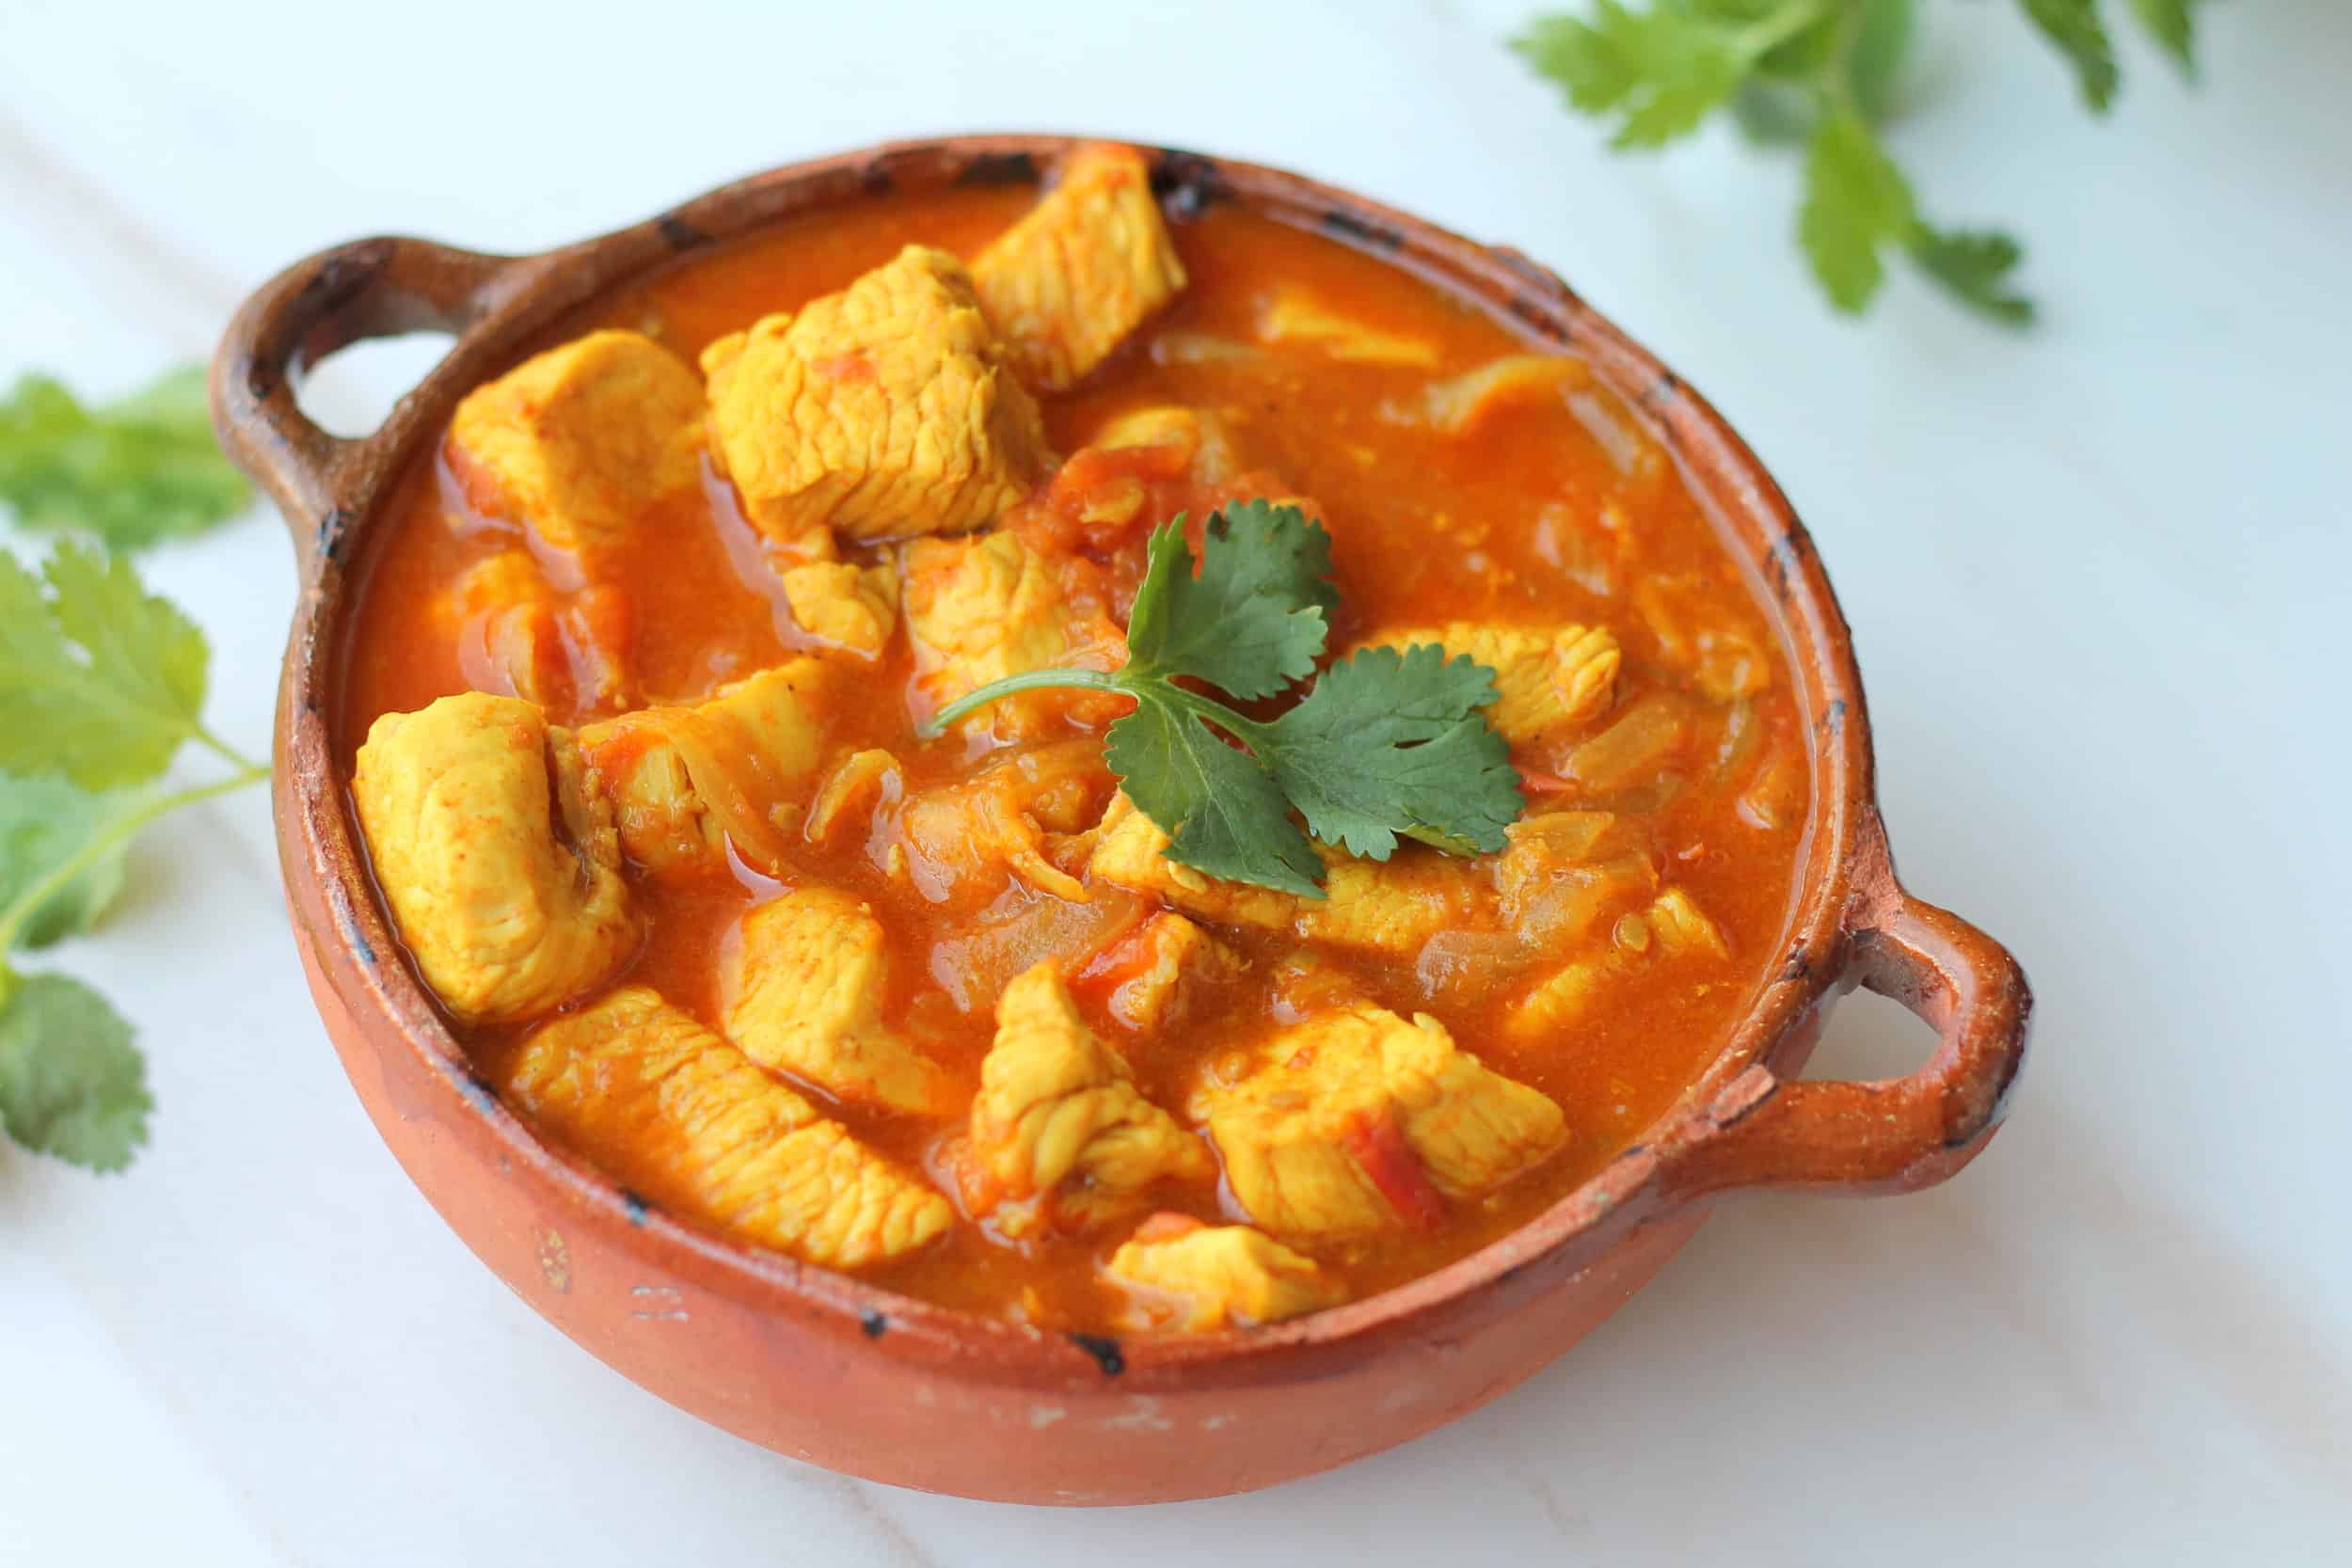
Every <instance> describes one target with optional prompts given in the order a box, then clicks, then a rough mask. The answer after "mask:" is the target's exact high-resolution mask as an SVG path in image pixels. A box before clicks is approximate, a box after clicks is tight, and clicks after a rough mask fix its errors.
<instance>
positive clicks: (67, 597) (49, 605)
mask: <svg viewBox="0 0 2352 1568" xmlns="http://www.w3.org/2000/svg"><path fill="white" fill-rule="evenodd" d="M200 385H201V381H200V376H199V374H198V373H197V372H180V373H178V374H175V375H172V376H167V377H166V378H165V379H164V380H162V381H160V382H158V383H157V384H156V387H155V388H153V389H151V391H150V392H148V393H145V394H142V395H141V396H140V397H138V398H134V399H131V400H129V401H128V402H127V403H124V404H116V405H114V406H113V407H111V408H110V409H107V410H104V411H102V412H101V413H100V414H98V415H95V416H93V415H90V414H88V413H87V412H86V411H84V410H82V409H81V408H80V405H79V404H74V403H73V402H72V399H71V397H69V396H67V394H65V393H64V391H63V389H62V388H59V387H58V386H57V385H56V383H55V382H53V381H49V380H48V379H47V378H45V377H32V376H28V377H26V378H24V380H23V381H22V382H20V383H19V384H18V388H17V391H16V393H15V394H14V395H13V396H12V397H11V398H10V399H8V401H7V402H5V403H0V502H6V503H8V505H9V506H10V507H12V508H14V509H15V510H16V513H17V515H18V517H19V520H20V521H22V522H24V523H25V524H27V525H29V526H33V527H38V528H42V529H46V530H52V531H56V530H63V531H69V532H75V533H86V534H91V535H95V536H96V537H97V538H99V539H100V540H103V541H106V542H108V543H112V544H115V545H119V546H134V545H138V544H145V543H150V542H151V541H153V540H155V539H157V538H160V537H163V536H165V535H168V534H183V533H187V532H190V531H196V530H198V529H201V528H206V527H210V526H211V525H212V524H213V523H214V522H216V521H218V520H220V518H221V517H222V516H223V515H227V514H228V513H230V512H234V511H236V510H239V509H241V508H242V507H243V505H244V503H245V499H246V494H247V492H246V488H245V482H244V481H243V480H242V479H241V478H240V477H239V476H238V475H237V474H236V472H235V470H233V469H231V468H230V467H229V465H228V464H227V463H226V462H224V461H223V460H222V459H221V457H220V455H219V454H218V452H217V451H214V450H213V448H212V445H211V437H210V435H209V430H208V429H207V430H206V433H205V434H203V436H202V437H201V442H200V445H199V436H198V430H199V422H200V419H201V414H200V409H201V402H200V396H201V394H200V390H198V388H200ZM60 400H62V401H60ZM192 400H194V401H192ZM209 664H210V655H209V650H208V649H207V647H206V645H205V641H204V635H203V633H202V632H201V631H199V629H198V628H197V626H196V625H195V624H194V623H193V622H191V621H190V620H189V619H188V618H187V616H186V615H184V614H183V613H182V612H181V611H180V610H178V609H177V608H176V607H175V606H173V605H171V604H170V603H169V602H167V601H166V600H164V599H162V598H160V597H158V596H156V595H155V594H151V593H150V592H148V590H147V588H146V586H145V585H144V584H143V583H142V582H141V581H140V580H139V578H138V575H137V573H136V572H135V571H134V570H133V569H132V567H131V565H130V563H129V562H127V561H125V560H123V559H121V558H120V557H119V556H110V555H107V554H105V553H103V551H101V550H100V549H98V548H95V547H93V546H90V545H87V544H85V543H82V542H80V541H77V540H72V539H69V540H66V541H63V542H61V543H59V544H58V545H57V546H56V547H55V548H54V549H53V550H52V551H51V552H50V555H49V557H48V559H47V560H46V561H45V562H42V563H41V565H40V569H39V570H38V571H36V570H34V569H32V568H29V567H27V566H26V565H24V563H22V562H20V561H19V560H18V559H17V558H16V557H15V556H14V555H12V554H10V553H8V551H6V550H0V1127H4V1128H6V1130H7V1131H8V1135H9V1136H10V1137H12V1138H14V1139H15V1140H16V1141H17V1142H18V1143H20V1144H22V1145H24V1147H25V1148H30V1149H33V1150H36V1151H38V1152H40V1153H44V1154H52V1155H55V1156H56V1157H57V1158H59V1159H62V1160H66V1161H68V1162H70V1163H72V1164H77V1165H83V1166H86V1167H87V1168H89V1169H91V1170H99V1171H113V1170H120V1169H121V1168H123V1167H124V1166H125V1165H127V1164H130V1162H131V1158H132V1155H133V1154H134V1153H135V1151H136V1150H137V1148H138V1147H139V1145H140V1144H141V1143H143V1142H144V1141H145V1140H146V1137H147V1122H148V1117H149V1115H150V1113H151V1111H152V1110H153V1108H154V1102H153V1099H152V1097H151V1095H150V1094H149V1092H148V1088H147V1067H146V1062H145V1060H144V1059H143V1058H142V1057H141V1056H140V1054H139V1051H138V1047H137V1045H136V1044H135V1041H134V1037H133V1031H132V1028H131V1025H130V1024H129V1023H128V1022H126V1021H125V1020H124V1019H123V1017H122V1016H121V1015H120V1014H119V1012H117V1011H116V1010H115V1008H114V1006H112V1005H111V1004H110V1003H108V1002H107V1000H106V999H105V998H104V997H103V996H102V995H101V994H100V993H99V992H98V991H96V990H92V989H91V988H90V987H89V986H87V985H85V984H84V983H82V982H81V981H79V980H76V979H73V978H72V977H71V976H68V975H64V974H25V973H23V972H21V971H20V970H19V969H18V968H17V959H18V957H19V955H21V954H24V953H26V952H31V951H34V950H37V949H40V948H45V947H49V946H51V945H53V944H55V943H57V942H63V941H65V940H67V939H68V938H72V937H75V936H80V935H82V934H84V933H86V932H88V931H90V930H91V929H93V928H94V927H96V926H97V925H98V923H99V922H100V920H101V919H102V918H103V916H104V915H105V913H106V911H107V909H108V907H109V906H110V905H111V904H112V902H113V900H114V897H115V895H116V893H117V892H118V891H119V889H120V887H121V885H122V879H123V860H124V855H125V852H126V850H127V849H128V848H129V847H130V845H131V843H132V841H133V840H134V839H135V838H136V837H137V835H138V834H139V832H141V831H142V830H144V829H145V828H146V827H147V826H148V825H149V824H151V823H152V822H153V821H154V820H155V819H156V818H157V817H160V816H164V815H165V814H167V813H168V812H171V811H175V810H177V809H179V808H180V807H182V806H187V805H193V804H195V803H196V802H198V801H199V800H210V799H212V798H213V797H215V796H216V795H222V794H226V793H228V792H229V791H230V790H234V789H243V788H246V787H247V786H249V785H251V784H259V783H260V782H262V780H264V779H266V778H268V777H269V769H268V768H267V767H266V766H264V765H263V764H262V763H259V762H255V761H252V760H250V759H248V758H247V757H246V756H245V755H244V754H243V753H242V752H239V751H238V750H237V749H236V748H235V747H233V746H230V744H229V743H228V742H227V741H225V740H223V739H222V738H221V737H220V736H218V735H216V734H215V733H214V732H213V731H212V730H211V729H210V728H208V727H207V726H206V724H205V722H204V717H203V713H204V699H205V693H206V688H207V685H208V679H207V677H208V674H209ZM191 746H193V747H195V748H197V749H199V750H201V751H205V752H210V753H212V754H213V755H214V756H215V758H216V759H218V761H219V762H220V763H222V764H224V765H226V767H227V769H228V771H227V772H226V773H225V774H216V775H215V777H214V778H212V779H210V780H208V781H205V782H202V783H196V784H185V785H183V786H181V787H178V788H167V787H164V786H163V783H162V781H163V778H164V775H165V773H166V772H167V770H169V768H171V766H172V764H173V762H174V760H175V759H176V758H177V757H178V756H179V755H180V754H181V753H182V752H183V751H184V750H186V749H188V748H189V747H191Z"/></svg>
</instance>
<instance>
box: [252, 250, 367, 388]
mask: <svg viewBox="0 0 2352 1568" xmlns="http://www.w3.org/2000/svg"><path fill="white" fill-rule="evenodd" d="M391 259H392V242H391V241H389V240H362V241H360V242H359V243H358V244H357V245H344V246H343V247H342V249H340V250H337V251H334V252H332V253H330V254H329V255H328V256H327V258H326V261H322V262H320V263H319V268H318V270H317V271H316V272H314V273H312V274H311V275H310V277H308V278H306V279H305V280H304V281H303V285H302V287H301V289H299V290H298V291H296V293H295V294H294V300H293V303H291V304H290V305H289V306H288V307H287V308H286V309H285V311H284V313H283V317H282V319H283V320H284V322H285V323H286V325H287V326H288V327H289V328H290V329H291V330H292V331H293V332H294V333H295V334H297V337H296V339H295V341H294V342H293V343H292V344H290V345H287V348H286V350H285V351H284V352H279V353H272V352H270V351H268V350H267V349H264V350H262V352H261V353H260V354H259V355H257V356H255V358H254V359H253V361H252V362H251V363H250V364H248V365H247V366H246V372H245V385H246V390H247V391H249V392H251V393H252V394H253V397H254V399H255V401H257V402H259V401H262V400H266V399H268V398H270V397H273V396H275V395H276V394H277V392H278V388H281V387H283V386H284V385H285V384H286V372H287V370H288V368H289V367H290V366H293V365H296V364H307V363H309V361H310V357H311V356H310V344H311V343H314V342H316V341H318V338H319V336H320V333H321V332H322V330H323V329H324V328H325V327H326V324H327V323H328V322H330V321H332V320H333V319H334V318H335V317H337V316H339V315H341V314H342V312H343V311H344V310H345V309H348V308H349V307H350V306H351V305H352V303H353V302H354V301H356V300H358V298H359V296H360V295H362V294H364V293H367V292H368V290H369V289H371V288H373V286H374V284H375V280H376V278H377V277H379V276H380V275H381V274H382V273H383V271H384V268H385V267H386V265H387V264H389V262H390V261H391ZM328 341H329V343H330V345H331V346H333V347H340V346H341V345H342V342H343V341H348V339H347V338H344V339H333V338H330V339H329V340H328Z"/></svg>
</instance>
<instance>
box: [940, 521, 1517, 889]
mask: <svg viewBox="0 0 2352 1568" xmlns="http://www.w3.org/2000/svg"><path fill="white" fill-rule="evenodd" d="M1330 572H1331V537H1330V535H1329V534H1327V533H1326V532H1325V531H1324V530H1323V528H1322V526H1321V525H1320V524H1318V523H1315V522H1313V521H1311V520H1310V519H1309V518H1308V517H1307V516H1306V515H1304V514H1303V513H1301V512H1300V511H1299V510H1298V509H1297V508H1296V507H1292V506H1276V505H1271V504H1269V503H1267V502H1264V501H1255V500H1253V501H1243V502H1240V503H1238V504H1235V505H1232V506H1227V507H1225V508H1223V509H1221V510H1219V511H1217V512H1213V513H1211V514H1210V515H1209V518H1208V523H1207V526H1206V527H1205V528H1204V529H1203V530H1202V531H1201V545H1200V559H1199V561H1198V562H1195V560H1194V558H1193V552H1192V546H1191V545H1190V543H1189V542H1188V541H1187V540H1186V538H1185V536H1184V519H1183V518H1182V517H1179V518H1177V519H1175V520H1174V521H1173V522H1169V523H1167V524H1164V525H1162V526H1161V527H1160V528H1158V529H1156V530H1154V531H1153V532H1152V536H1151V539H1150V541H1149V542H1148V544H1147V546H1146V548H1145V567H1144V574H1143V580H1142V583H1141V584H1140V586H1138V587H1137V589H1136V599H1135V607H1134V610H1133V611H1132V612H1131V614H1130V615H1129V618H1128V624H1127V662H1126V663H1125V664H1123V665H1122V666H1120V668H1119V669H1117V670H1113V671H1109V672H1104V671H1099V670H1064V669H1048V670H1032V671H1027V672H1025V673H1022V674H1018V675H1010V676H1007V677H1006V678H1005V679H1003V680H999V681H992V682H990V683H989V684H988V685H986V686H983V687H981V688H979V689H977V690H976V691H973V692H971V693H969V694H968V695H966V696H964V697H961V698H959V699H958V700H956V701H955V702H952V703H949V704H947V705H946V706H944V707H942V708H941V709H940V710H939V711H938V712H937V713H936V714H934V715H932V717H931V719H930V721H929V722H928V723H927V724H926V725H925V726H924V733H925V734H926V735H930V736H936V735H938V734H940V733H941V732H942V731H944V730H945V729H946V726H947V725H949V724H951V723H953V722H955V721H957V720H959V719H961V718H962V717H964V716H965V715H966V714H969V713H972V712H975V711H977V710H978V709H980V708H983V707H986V706H987V705H990V704H991V703H993V702H996V701H997V700H999V699H1000V698H1004V697H1009V696H1010V695H1012V694H1013V693H1014V692H1017V691H1029V690H1035V689H1040V688H1045V687H1082V688H1089V689H1095V690H1101V691H1117V692H1121V693H1124V694H1125V695H1127V696H1129V697H1132V698H1134V699H1135V701H1136V710H1135V711H1134V712H1133V713H1130V714H1127V715H1125V716H1124V717H1122V718H1120V720H1118V721H1116V722H1114V723H1113V724H1112V725H1111V727H1110V730H1109V733H1108V735H1107V736H1105V737H1104V756H1105V758H1106V760H1107V761H1108V762H1109V764H1110V768H1111V771H1112V772H1113V773H1115V774H1117V775H1118V776H1119V780H1120V784H1121V785H1122V786H1123V787H1124V788H1125V790H1126V792H1127V796H1128V798H1129V799H1130V800H1133V801H1134V802H1135V803H1136V808H1137V809H1138V810H1140V811H1141V812H1142V813H1143V814H1144V815H1145V816H1148V817H1150V818H1151V819H1152V821H1153V822H1154V823H1156V824H1158V825H1159V827H1160V829H1161V831H1162V832H1166V833H1167V834H1168V838H1169V841H1170V842H1169V845H1168V858H1169V859H1170V860H1174V861H1178V862H1181V863H1184V864H1185V865H1189V866H1191V867H1193V868H1194V869H1196V870H1198V871H1201V872H1204V873H1206V874H1207V875H1209V876H1212V877H1220V878H1223V879H1227V880H1230V881H1237V882H1248V883H1251V884H1254V885H1256V886H1258V887H1266V888H1273V889H1276V890H1278V891H1279V892H1283V893H1292V894H1296V895H1300V896H1302V897H1308V898H1320V897H1322V896H1323V886H1322V883H1323V863H1322V862H1321V861H1320V860H1319V859H1317V858H1316V855H1315V853H1314V849H1313V847H1312V846H1311V844H1310V843H1309V838H1308V835H1309V834H1312V835H1313V836H1314V837H1315V838H1317V839H1320V840H1322V841H1323V842H1324V843H1326V844H1330V845H1336V846H1339V847H1343V848H1344V849H1346V850H1347V851H1348V852H1349V853H1350V854H1354V855H1360V856H1363V857H1365V858H1367V859H1370V860H1375V861H1385V860H1387V859H1388V858H1389V857H1390V856H1391V854H1393V853H1394V852H1395V849H1396V846H1397V841H1398V839H1399V838H1413V839H1419V840H1421V841H1422V842H1423V843H1427V844H1432V845H1435V846H1437V847H1439V848H1441V849H1446V850H1450V851H1452V852H1454V853H1456V854H1482V853H1484V854H1490V853H1493V852H1494V851H1496V850H1499V849H1501V848H1502V847H1503V844H1504V838H1503V829H1504V828H1505V827H1506V826H1508V825H1509V824H1510V823H1511V822H1513V821H1515V820H1517V818H1518V815H1519V811H1520V807H1521V806H1522V804H1523V801H1522V800H1521V797H1520V794H1519V783H1518V774H1517V773H1516V772H1515V771H1514V770H1513V769H1512V767H1511V759H1510V752H1509V748H1508V747H1507V746H1506V745H1505V744H1504V742H1503V739H1502V736H1499V735H1497V734H1496V733H1495V732H1494V729H1493V727H1492V726H1490V725H1489V724H1488V723H1487V722H1486V715H1485V712H1484V709H1485V708H1486V706H1487V705H1489V704H1491V703H1492V702H1493V701H1494V700H1495V676H1494V672H1493V671H1492V670H1489V669H1487V668H1486V666H1485V665H1482V664H1479V663H1477V662H1475V661H1474V660H1472V659H1471V658H1470V657H1469V656H1467V655H1464V656H1462V657H1455V658H1451V659H1449V658H1448V657H1447V656H1446V652H1445V650H1444V649H1442V648H1440V647H1438V646H1436V645H1434V644H1422V645H1420V646H1416V647H1412V648H1406V649H1404V650H1401V651H1400V650H1398V649H1395V648H1366V649H1362V650H1360V651H1359V652H1357V653H1355V654H1353V655H1351V656H1349V657H1346V658H1343V659H1341V660H1339V661H1338V662H1337V663H1335V664H1333V665H1332V666H1331V667H1330V668H1329V669H1327V670H1326V671H1324V672H1323V673H1322V674H1321V676H1320V677H1318V678H1316V679H1315V681H1314V684H1313V685H1312V686H1311V687H1309V688H1308V689H1307V691H1306V693H1305V695H1304V696H1302V697H1301V698H1300V699H1299V700H1298V702H1297V703H1296V704H1295V705H1293V706H1291V707H1290V708H1288V709H1286V710H1285V711H1284V712H1282V713H1281V714H1280V715H1279V717H1277V718H1273V719H1263V720H1262V719H1254V718H1251V717H1249V716H1248V715H1247V714H1245V713H1242V712H1240V711H1238V710H1237V709H1236V708H1234V707H1233V706H1232V703H1231V702H1227V701H1224V700H1221V699H1220V698H1218V697H1216V696H1213V695H1210V694H1209V693H1208V692H1206V691H1203V690H1201V689H1200V688H1201V687H1202V686H1208V687H1214V688H1216V690H1218V691H1221V692H1223V693H1224V695H1225V697H1227V698H1231V699H1232V701H1233V702H1244V703H1247V702H1255V701H1258V700H1260V699H1263V698H1269V697H1275V696H1279V695H1281V694H1283V693H1285V692H1287V691H1289V690H1290V689H1292V688H1293V687H1294V686H1295V685H1296V683H1298V682H1299V681H1302V680H1306V679H1308V678H1309V677H1310V676H1313V675H1314V674H1315V666H1316V664H1317V662H1318V661H1319V660H1320V659H1321V658H1322V657H1323V652H1324V644H1325V641H1326V640H1327V637H1328V636H1329V633H1330V619H1329V618H1330V615H1331V612H1332V611H1333V610H1335V609H1337V608H1338V605H1339V595H1338V594H1337V592H1336V591H1334V589H1333V588H1332V586H1331V582H1330ZM1187 683H1190V684H1187ZM1294 812H1295V813H1296V814H1297V816H1299V817H1301V818H1303V819H1304V821H1305V823H1306V827H1305V830H1304V831H1303V832H1302V831H1301V829H1300V827H1299V825H1298V823H1297V822H1295V821H1293V820H1292V814H1293V813H1294Z"/></svg>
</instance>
